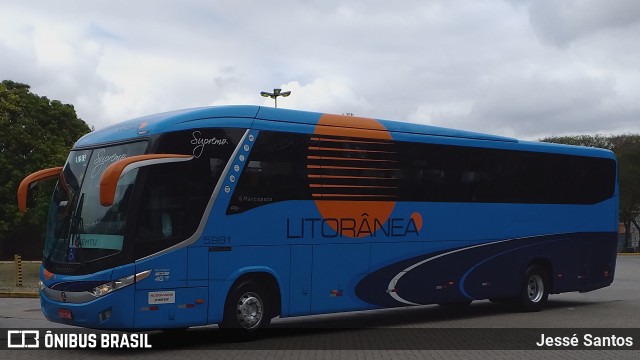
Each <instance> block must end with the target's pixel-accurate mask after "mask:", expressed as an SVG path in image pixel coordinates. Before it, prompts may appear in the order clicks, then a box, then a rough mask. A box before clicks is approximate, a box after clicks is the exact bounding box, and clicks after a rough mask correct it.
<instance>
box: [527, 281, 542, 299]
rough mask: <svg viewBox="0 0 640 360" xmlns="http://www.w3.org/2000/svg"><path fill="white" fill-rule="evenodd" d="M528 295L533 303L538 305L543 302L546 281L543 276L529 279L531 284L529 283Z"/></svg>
mask: <svg viewBox="0 0 640 360" xmlns="http://www.w3.org/2000/svg"><path fill="white" fill-rule="evenodd" d="M527 295H528V296H529V300H530V301H531V302H533V303H537V302H539V301H540V300H542V296H543V295H544V281H543V280H542V276H540V275H538V274H535V275H533V276H531V277H530V278H529V282H528V283H527Z"/></svg>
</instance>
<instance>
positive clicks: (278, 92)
mask: <svg viewBox="0 0 640 360" xmlns="http://www.w3.org/2000/svg"><path fill="white" fill-rule="evenodd" d="M260 95H261V96H262V97H270V98H272V99H273V100H274V101H275V104H276V108H277V107H278V96H282V97H287V96H289V95H291V91H282V89H273V92H272V93H271V92H267V91H261V92H260Z"/></svg>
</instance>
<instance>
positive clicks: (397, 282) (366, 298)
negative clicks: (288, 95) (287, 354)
mask: <svg viewBox="0 0 640 360" xmlns="http://www.w3.org/2000/svg"><path fill="white" fill-rule="evenodd" d="M47 178H56V179H57V181H58V182H57V186H56V188H55V191H54V194H53V198H52V201H51V205H50V209H49V215H48V222H47V229H46V240H45V248H44V252H43V259H42V269H41V286H40V299H41V304H42V311H43V312H44V315H45V316H46V317H47V319H49V320H51V321H54V322H59V323H65V324H72V325H77V326H83V327H89V328H102V329H166V328H186V327H190V326H198V325H206V324H219V325H220V326H221V327H224V328H235V329H240V330H241V331H244V332H251V331H253V330H256V329H259V328H263V327H266V326H268V325H269V324H270V322H271V319H272V318H274V317H277V316H281V317H289V316H300V315H309V314H320V313H330V312H341V311H353V310H367V309H379V308H387V307H397V306H409V305H423V304H468V303H470V302H472V301H473V300H479V299H492V300H511V301H517V302H519V303H520V305H521V306H522V308H523V309H524V310H527V311H536V310H539V309H540V308H541V307H542V306H543V305H544V304H545V302H546V301H547V297H548V296H549V294H556V293H562V292H569V291H580V292H586V291H591V290H594V289H598V288H602V287H605V286H608V285H609V284H611V282H612V281H613V278H614V271H615V263H616V241H617V226H618V218H617V212H618V186H617V163H616V159H615V157H614V155H613V154H612V153H611V152H609V151H605V150H601V149H593V148H583V147H570V146H561V145H555V144H543V143H537V142H526V141H518V140H516V139H512V138H507V137H499V136H491V135H485V134H479V133H472V132H465V131H457V130H451V129H444V128H438V127H432V126H423V125H416V124H408V123H402V122H394V121H386V120H377V119H369V118H359V117H351V116H340V115H330V114H318V113H311V112H302V111H292V110H284V109H273V108H265V107H257V106H227V107H208V108H199V109H190V110H181V111H174V112H168V113H163V114H158V115H151V116H147V117H143V118H138V119H134V120H130V121H127V122H123V123H120V124H117V125H114V126H111V127H108V128H105V129H103V130H99V131H95V132H92V133H90V134H88V135H86V136H84V137H83V138H81V139H80V140H78V141H77V142H76V144H75V145H74V147H73V149H72V150H71V152H70V154H69V157H68V159H67V162H66V163H65V164H64V166H63V167H59V168H54V169H46V170H42V171H39V172H36V173H34V174H31V175H29V176H28V177H26V178H25V179H24V181H23V182H22V184H21V186H20V189H19V191H18V202H19V208H20V209H21V210H22V211H24V210H25V208H26V200H27V197H28V194H27V193H28V189H29V188H30V187H31V186H32V184H33V183H35V182H36V181H38V180H43V179H47Z"/></svg>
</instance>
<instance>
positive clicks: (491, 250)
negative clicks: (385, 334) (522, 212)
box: [356, 232, 617, 307]
mask: <svg viewBox="0 0 640 360" xmlns="http://www.w3.org/2000/svg"><path fill="white" fill-rule="evenodd" d="M616 244H617V234H615V233H609V232H598V233H571V234H560V235H545V236H534V237H526V238H517V239H506V240H496V241H492V242H487V243H482V244H474V245H470V246H464V247H458V248H454V249H447V250H443V251H438V252H432V253H427V254H423V255H420V256H416V257H413V258H410V259H406V260H403V261H400V262H397V263H394V264H390V265H388V266H385V267H383V268H381V269H378V270H376V271H373V272H371V273H370V274H368V275H367V276H365V277H364V278H363V279H362V280H361V281H360V282H359V283H358V284H357V285H356V295H357V296H358V297H359V298H360V299H362V300H363V301H366V302H368V303H371V304H374V305H378V306H381V307H394V306H406V305H423V304H434V303H446V302H456V301H467V300H475V299H487V298H494V297H495V298H500V297H509V296H517V295H518V292H519V290H520V285H521V282H522V276H523V274H524V271H525V269H526V267H527V266H528V264H529V263H530V262H531V261H537V260H542V261H546V262H548V263H549V264H552V266H553V269H552V271H553V274H549V275H550V276H553V280H552V286H553V290H554V291H555V292H564V291H578V290H586V289H592V288H593V287H594V286H596V285H599V284H603V283H607V282H608V283H610V282H611V281H612V280H613V272H614V270H615V255H616ZM603 252H604V253H606V254H609V253H610V254H611V256H603ZM607 274H608V275H607Z"/></svg>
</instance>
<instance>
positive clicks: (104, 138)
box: [75, 105, 517, 148]
mask: <svg viewBox="0 0 640 360" xmlns="http://www.w3.org/2000/svg"><path fill="white" fill-rule="evenodd" d="M322 115H323V114H322V113H316V112H307V111H299V110H288V109H277V108H271V107H261V106H255V105H230V106H211V107H202V108H193V109H183V110H175V111H170V112H165V113H160V114H154V115H148V116H143V117H139V118H135V119H131V120H128V121H124V122H121V123H118V124H114V125H111V126H109V127H106V128H104V129H101V130H98V131H94V132H92V133H89V134H87V135H85V136H84V137H82V138H81V139H80V140H78V142H76V144H75V147H76V148H78V147H86V146H90V145H94V144H101V143H110V142H117V141H122V140H127V139H135V138H138V137H143V136H147V135H153V134H158V133H163V132H167V131H172V130H177V129H184V128H185V125H188V123H191V122H199V121H200V120H209V119H211V120H214V119H221V118H228V119H241V118H244V119H251V120H253V119H259V120H266V121H274V122H281V123H293V124H309V125H316V124H317V123H318V119H319V118H320V116H322ZM345 117H346V116H345ZM377 120H378V121H379V122H380V123H381V124H383V125H384V126H385V128H386V129H387V130H388V131H389V132H401V133H412V134H422V135H433V136H445V137H454V138H465V139H474V140H489V141H502V142H517V140H516V139H513V138H508V137H503V136H496V135H488V134H481V133H475V132H471V131H462V130H454V129H448V128H442V127H437V126H430V125H420V124H413V123H406V122H400V121H390V120H382V119H377ZM214 121H215V120H214ZM214 121H212V122H211V125H210V126H220V125H222V124H220V123H218V122H214ZM227 125H228V124H224V125H223V126H227ZM197 126H202V123H199V124H198V125H197ZM353 127H356V128H357V127H358V125H354V126H353Z"/></svg>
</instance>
